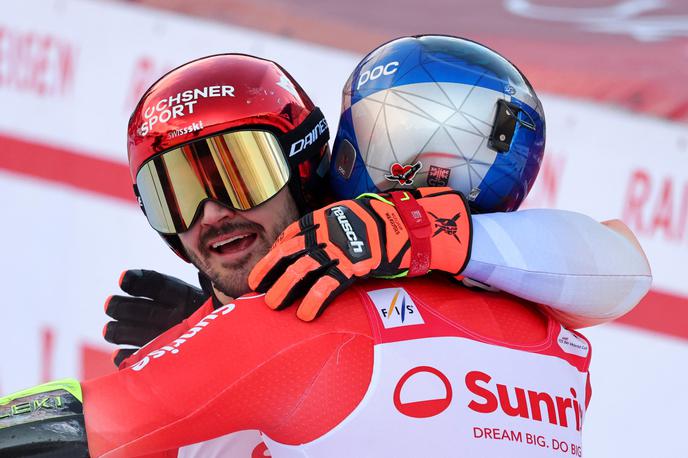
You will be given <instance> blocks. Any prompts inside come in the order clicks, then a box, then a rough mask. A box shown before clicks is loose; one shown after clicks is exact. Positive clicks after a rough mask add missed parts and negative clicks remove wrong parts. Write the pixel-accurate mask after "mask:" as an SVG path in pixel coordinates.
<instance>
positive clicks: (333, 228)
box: [327, 206, 370, 261]
mask: <svg viewBox="0 0 688 458" xmlns="http://www.w3.org/2000/svg"><path fill="white" fill-rule="evenodd" d="M327 229H328V231H329V233H330V239H331V240H332V242H334V244H335V245H337V246H338V247H339V248H340V249H341V250H342V251H343V252H344V253H346V254H347V255H348V257H349V259H351V260H352V261H360V260H362V259H367V258H369V257H370V250H369V249H368V247H367V245H366V243H365V241H363V240H361V239H360V238H359V236H358V234H361V233H365V226H364V224H363V221H361V220H360V219H359V217H358V216H356V215H355V214H354V213H353V212H352V211H351V210H350V209H349V208H347V207H344V206H337V207H332V208H330V209H329V210H328V211H327Z"/></svg>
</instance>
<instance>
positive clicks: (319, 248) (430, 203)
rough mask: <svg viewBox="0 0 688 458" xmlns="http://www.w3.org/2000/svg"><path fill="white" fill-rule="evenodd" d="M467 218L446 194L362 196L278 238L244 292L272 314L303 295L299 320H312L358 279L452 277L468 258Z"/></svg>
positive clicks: (456, 196) (461, 202) (456, 198)
mask: <svg viewBox="0 0 688 458" xmlns="http://www.w3.org/2000/svg"><path fill="white" fill-rule="evenodd" d="M471 234H472V230H471V218H470V212H469V210H468V205H467V204H466V201H465V199H464V197H463V195H462V194H461V193H459V192H457V191H453V190H451V189H449V188H419V189H416V190H408V191H406V190H404V191H393V192H389V193H384V194H365V195H363V196H361V197H359V198H358V199H356V200H346V201H341V202H337V203H335V204H333V205H329V206H327V207H325V208H322V209H320V210H316V211H314V212H313V213H309V214H307V215H305V216H304V217H303V218H301V219H300V220H299V221H298V222H296V223H294V224H292V225H290V226H289V227H287V228H286V229H285V231H284V232H283V233H282V234H281V235H280V237H279V238H278V239H277V241H276V242H275V244H274V245H273V247H272V249H271V251H270V252H269V253H268V254H267V255H266V256H265V257H264V258H263V259H261V260H260V261H259V262H258V264H256V266H255V267H254V268H253V270H252V271H251V274H250V276H249V286H250V287H251V288H252V289H254V290H255V291H258V292H267V294H266V297H265V302H266V303H267V304H268V306H270V307H271V308H274V309H279V308H282V307H285V306H287V305H289V304H290V303H291V302H293V301H294V300H295V299H297V298H299V297H301V296H305V297H304V299H303V300H302V301H301V304H300V306H299V308H298V310H297V316H298V317H299V318H301V319H302V320H305V321H310V320H312V319H314V318H315V317H317V316H318V315H319V314H320V313H321V312H322V310H323V309H324V308H325V306H327V304H329V302H330V301H332V299H334V298H335V297H336V296H337V295H338V294H339V293H341V292H342V291H343V290H344V289H346V288H347V287H348V286H349V285H350V284H351V283H352V282H353V281H354V279H356V278H365V277H368V276H377V277H400V276H418V275H423V274H425V273H427V272H428V271H429V270H430V269H433V270H441V271H444V272H449V273H451V274H453V275H458V274H459V273H460V272H461V271H462V270H463V269H464V267H465V265H466V263H467V262H468V259H469V256H470V246H471Z"/></svg>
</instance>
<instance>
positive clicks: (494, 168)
mask: <svg viewBox="0 0 688 458" xmlns="http://www.w3.org/2000/svg"><path fill="white" fill-rule="evenodd" d="M342 97H343V99H342V113H341V117H340V120H339V129H338V132H337V137H336V139H335V143H334V153H333V155H332V161H331V165H330V179H331V182H332V188H333V191H334V193H335V194H336V197H338V198H340V199H350V198H355V197H356V196H358V195H360V194H362V193H364V192H378V191H386V190H388V189H391V188H402V189H403V188H404V187H418V186H450V187H452V188H454V189H457V190H459V191H461V192H463V193H464V194H465V195H466V197H467V198H468V200H469V202H470V203H471V206H472V208H473V209H474V211H477V212H495V211H511V210H515V209H516V208H518V206H519V205H520V204H521V202H522V201H523V199H524V198H525V197H526V195H527V194H528V191H529V190H530V188H531V186H532V184H533V182H534V181H535V178H536V177H537V174H538V171H539V169H540V163H541V162H542V155H543V152H544V147H545V116H544V112H543V109H542V105H541V103H540V100H539V99H538V97H537V95H536V94H535V91H534V90H533V87H532V86H531V85H530V83H529V82H528V80H527V79H526V77H525V76H524V75H523V74H522V73H521V72H520V71H519V70H518V69H517V68H516V67H515V66H514V65H513V64H512V63H511V62H509V61H508V60H506V59H505V58H504V57H502V56H501V55H499V54H497V53H496V52H495V51H492V50H491V49H489V48H487V47H485V46H483V45H481V44H479V43H476V42H473V41H470V40H466V39H462V38H456V37H451V36H443V35H419V36H413V37H404V38H398V39H396V40H393V41H391V42H389V43H386V44H384V45H382V46H380V47H378V48H377V49H375V50H374V51H372V52H371V53H370V54H368V55H367V56H366V57H365V58H363V60H362V61H361V62H360V63H359V64H358V66H356V68H355V69H354V71H353V73H352V74H351V76H350V77H349V79H348V80H347V82H346V84H345V86H344V90H343V94H342Z"/></svg>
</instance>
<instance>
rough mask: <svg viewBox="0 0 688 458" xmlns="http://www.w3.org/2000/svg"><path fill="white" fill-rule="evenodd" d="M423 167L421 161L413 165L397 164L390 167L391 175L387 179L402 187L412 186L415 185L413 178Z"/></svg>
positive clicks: (386, 176)
mask: <svg viewBox="0 0 688 458" xmlns="http://www.w3.org/2000/svg"><path fill="white" fill-rule="evenodd" d="M422 167H423V164H421V163H420V161H418V162H416V163H415V164H413V165H401V164H399V163H398V162H395V163H394V164H392V165H391V166H390V168H389V175H385V179H387V180H389V181H396V182H398V183H399V184H402V185H407V184H408V185H410V184H413V178H414V177H415V176H416V174H417V173H418V171H419V170H420V169H421V168H422Z"/></svg>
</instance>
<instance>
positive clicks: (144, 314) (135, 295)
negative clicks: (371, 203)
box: [103, 269, 209, 367]
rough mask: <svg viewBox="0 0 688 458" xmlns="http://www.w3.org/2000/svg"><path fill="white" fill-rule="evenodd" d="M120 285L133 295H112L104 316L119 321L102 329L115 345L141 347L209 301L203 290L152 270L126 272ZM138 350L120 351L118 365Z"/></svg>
mask: <svg viewBox="0 0 688 458" xmlns="http://www.w3.org/2000/svg"><path fill="white" fill-rule="evenodd" d="M119 286H120V288H121V289H122V291H124V292H125V293H128V294H130V296H110V297H108V298H107V300H106V301H105V313H106V314H107V315H109V316H110V317H112V318H114V319H115V320H116V321H110V322H109V323H107V324H106V325H105V328H103V337H104V338H105V340H107V341H108V342H110V343H113V344H116V345H132V346H135V347H142V346H143V345H145V344H147V343H148V342H150V341H151V340H153V339H154V338H156V337H157V336H159V335H160V334H162V333H163V332H165V331H167V330H168V329H170V328H171V327H172V326H174V325H176V324H177V323H180V322H181V321H182V320H184V319H185V318H187V317H189V316H190V315H191V314H192V313H193V312H195V311H196V310H197V309H198V308H199V307H200V306H201V305H203V303H204V302H205V301H206V300H207V299H208V297H209V295H208V294H207V293H205V292H204V291H203V290H201V289H199V288H196V287H194V286H192V285H189V284H188V283H185V282H183V281H181V280H179V279H177V278H174V277H170V276H168V275H164V274H161V273H158V272H155V271H153V270H139V269H135V270H127V271H125V272H124V273H122V276H121V277H120V280H119ZM137 349H138V348H126V349H120V350H118V351H117V352H116V353H115V354H114V356H113V359H114V362H115V365H116V366H118V367H119V365H120V363H121V362H122V361H124V360H125V359H126V358H128V357H129V356H131V354H132V353H134V352H135V351H136V350H137Z"/></svg>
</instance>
